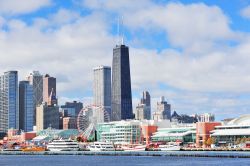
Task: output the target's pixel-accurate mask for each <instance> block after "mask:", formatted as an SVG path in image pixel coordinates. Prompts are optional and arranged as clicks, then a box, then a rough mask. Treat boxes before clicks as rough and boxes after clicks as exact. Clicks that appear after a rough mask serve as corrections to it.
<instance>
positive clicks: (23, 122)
mask: <svg viewBox="0 0 250 166" xmlns="http://www.w3.org/2000/svg"><path fill="white" fill-rule="evenodd" d="M33 101H34V100H33V86H32V85H31V84H30V83H29V81H20V82H19V129H20V130H23V131H25V132H27V131H32V130H33V125H34V115H33V114H34V104H33Z"/></svg>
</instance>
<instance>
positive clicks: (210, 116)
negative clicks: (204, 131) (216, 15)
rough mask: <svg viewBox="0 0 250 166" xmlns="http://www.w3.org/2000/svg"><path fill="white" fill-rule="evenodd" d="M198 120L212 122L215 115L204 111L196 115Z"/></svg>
mask: <svg viewBox="0 0 250 166" xmlns="http://www.w3.org/2000/svg"><path fill="white" fill-rule="evenodd" d="M197 119H198V122H214V120H215V117H214V115H213V114H210V113H204V114H201V115H198V116H197Z"/></svg>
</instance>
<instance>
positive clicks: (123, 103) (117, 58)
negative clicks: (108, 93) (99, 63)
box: [112, 45, 133, 121]
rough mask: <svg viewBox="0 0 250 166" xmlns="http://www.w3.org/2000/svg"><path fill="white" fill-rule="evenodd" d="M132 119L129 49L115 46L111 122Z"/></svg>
mask: <svg viewBox="0 0 250 166" xmlns="http://www.w3.org/2000/svg"><path fill="white" fill-rule="evenodd" d="M121 119H124V120H125V119H133V109H132V94H131V78H130V64H129V48H128V47H127V46H125V45H117V46H116V47H115V48H114V49H113V64H112V120H113V121H119V120H121Z"/></svg>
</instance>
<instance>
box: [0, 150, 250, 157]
mask: <svg viewBox="0 0 250 166" xmlns="http://www.w3.org/2000/svg"><path fill="white" fill-rule="evenodd" d="M0 155H100V156H103V155H104V156H172V157H173V156H174V157H219V158H250V152H223V151H219V152H216V151H168V152H163V151H140V152H126V151H110V152H107V151H101V152H93V151H63V152H62V151H61V152H52V151H43V152H22V151H1V152H0Z"/></svg>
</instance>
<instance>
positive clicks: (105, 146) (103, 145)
mask: <svg viewBox="0 0 250 166" xmlns="http://www.w3.org/2000/svg"><path fill="white" fill-rule="evenodd" d="M89 150H90V151H115V148H114V145H113V144H112V143H110V142H94V143H92V144H90V145H89Z"/></svg>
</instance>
